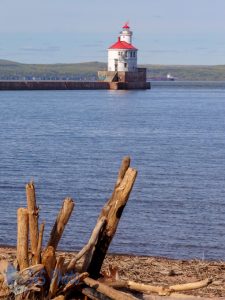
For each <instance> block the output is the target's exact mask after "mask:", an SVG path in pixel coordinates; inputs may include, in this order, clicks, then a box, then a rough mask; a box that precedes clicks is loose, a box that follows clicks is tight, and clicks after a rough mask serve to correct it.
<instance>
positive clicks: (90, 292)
mask: <svg viewBox="0 0 225 300" xmlns="http://www.w3.org/2000/svg"><path fill="white" fill-rule="evenodd" d="M81 292H82V294H83V295H85V296H86V297H87V298H85V300H86V299H92V300H111V299H112V298H109V297H107V296H105V295H103V294H101V293H99V292H98V291H96V290H95V289H93V288H90V287H86V288H83V289H82V290H81Z"/></svg>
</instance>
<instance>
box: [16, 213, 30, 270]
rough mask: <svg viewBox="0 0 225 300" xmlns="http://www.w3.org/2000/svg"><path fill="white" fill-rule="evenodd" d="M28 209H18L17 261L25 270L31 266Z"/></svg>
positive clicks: (21, 268) (20, 267)
mask: <svg viewBox="0 0 225 300" xmlns="http://www.w3.org/2000/svg"><path fill="white" fill-rule="evenodd" d="M28 228H29V221H28V210H27V208H19V209H18V211H17V254H16V256H17V261H18V265H19V269H20V270H23V269H26V268H27V267H29V258H28Z"/></svg>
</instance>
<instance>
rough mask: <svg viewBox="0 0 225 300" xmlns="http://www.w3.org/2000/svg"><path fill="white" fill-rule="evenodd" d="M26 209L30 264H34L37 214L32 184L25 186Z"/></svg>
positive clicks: (36, 243)
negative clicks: (30, 255)
mask: <svg viewBox="0 0 225 300" xmlns="http://www.w3.org/2000/svg"><path fill="white" fill-rule="evenodd" d="M26 195H27V208H28V214H29V232H30V242H31V252H32V263H33V264H35V255H36V251H37V246H38V214H39V210H38V207H37V205H36V195H35V186H34V183H33V182H30V183H28V184H27V185H26Z"/></svg>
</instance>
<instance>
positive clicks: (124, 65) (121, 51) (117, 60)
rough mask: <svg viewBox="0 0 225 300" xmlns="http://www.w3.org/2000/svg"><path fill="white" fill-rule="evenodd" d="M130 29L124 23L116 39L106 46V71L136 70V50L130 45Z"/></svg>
mask: <svg viewBox="0 0 225 300" xmlns="http://www.w3.org/2000/svg"><path fill="white" fill-rule="evenodd" d="M132 35H133V33H132V31H131V30H130V26H129V25H128V23H126V24H125V25H124V26H123V28H122V31H121V32H120V35H119V37H118V41H117V42H116V43H115V44H113V45H112V46H111V47H109V48H108V71H113V72H136V71H137V51H138V49H137V48H135V47H134V46H133V45H132Z"/></svg>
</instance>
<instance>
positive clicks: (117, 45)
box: [109, 38, 137, 50]
mask: <svg viewBox="0 0 225 300" xmlns="http://www.w3.org/2000/svg"><path fill="white" fill-rule="evenodd" d="M109 49H125V50H137V48H135V47H134V46H133V45H132V44H128V43H127V42H125V41H121V40H120V38H118V41H117V42H116V43H115V44H113V45H112V46H111V47H109Z"/></svg>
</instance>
